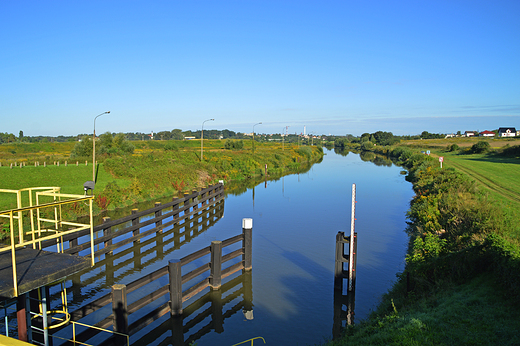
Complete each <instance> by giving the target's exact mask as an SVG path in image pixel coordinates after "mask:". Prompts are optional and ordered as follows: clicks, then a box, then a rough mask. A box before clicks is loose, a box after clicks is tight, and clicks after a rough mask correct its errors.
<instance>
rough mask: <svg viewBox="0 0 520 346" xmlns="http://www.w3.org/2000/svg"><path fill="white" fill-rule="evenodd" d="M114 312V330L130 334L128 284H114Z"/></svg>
mask: <svg viewBox="0 0 520 346" xmlns="http://www.w3.org/2000/svg"><path fill="white" fill-rule="evenodd" d="M112 312H113V323H114V331H115V332H118V333H123V334H128V306H127V300H126V285H122V284H116V285H113V286H112Z"/></svg>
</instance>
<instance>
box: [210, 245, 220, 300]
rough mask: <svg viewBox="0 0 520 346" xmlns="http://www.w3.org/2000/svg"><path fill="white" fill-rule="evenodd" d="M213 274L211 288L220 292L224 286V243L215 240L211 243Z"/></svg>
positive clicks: (211, 275)
mask: <svg viewBox="0 0 520 346" xmlns="http://www.w3.org/2000/svg"><path fill="white" fill-rule="evenodd" d="M210 249H211V271H210V272H211V274H210V277H209V286H210V287H211V289H212V290H218V289H219V288H220V286H222V242H221V241H220V240H214V241H212V242H211V246H210Z"/></svg>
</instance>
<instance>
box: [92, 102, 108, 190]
mask: <svg viewBox="0 0 520 346" xmlns="http://www.w3.org/2000/svg"><path fill="white" fill-rule="evenodd" d="M109 113H110V111H108V112H104V113H101V114H100V115H98V116H96V117H95V118H94V134H93V135H92V181H93V182H94V183H95V182H96V119H97V118H98V117H100V116H102V115H103V114H109Z"/></svg>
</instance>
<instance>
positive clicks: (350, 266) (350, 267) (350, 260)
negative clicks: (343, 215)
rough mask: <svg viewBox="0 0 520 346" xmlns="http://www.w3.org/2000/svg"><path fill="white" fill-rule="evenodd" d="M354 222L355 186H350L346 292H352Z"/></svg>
mask: <svg viewBox="0 0 520 346" xmlns="http://www.w3.org/2000/svg"><path fill="white" fill-rule="evenodd" d="M355 220H356V184H352V214H351V216H350V241H349V254H348V290H349V291H352V287H353V286H352V280H353V279H354V225H355Z"/></svg>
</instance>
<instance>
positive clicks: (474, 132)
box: [463, 131, 478, 137]
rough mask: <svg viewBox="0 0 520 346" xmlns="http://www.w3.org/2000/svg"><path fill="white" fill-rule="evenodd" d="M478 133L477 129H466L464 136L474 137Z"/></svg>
mask: <svg viewBox="0 0 520 346" xmlns="http://www.w3.org/2000/svg"><path fill="white" fill-rule="evenodd" d="M477 134H478V132H477V131H465V132H464V135H463V137H473V136H476V135H477Z"/></svg>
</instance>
